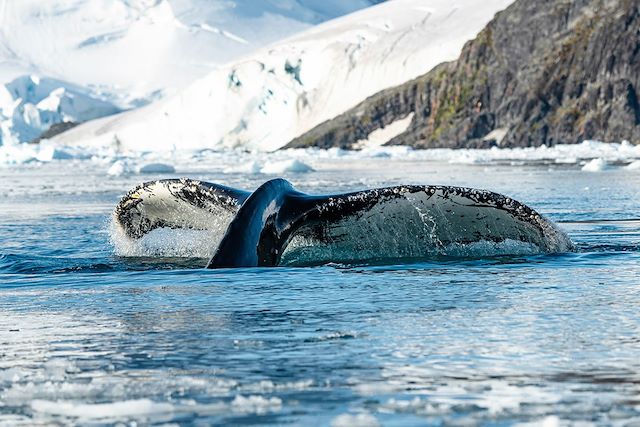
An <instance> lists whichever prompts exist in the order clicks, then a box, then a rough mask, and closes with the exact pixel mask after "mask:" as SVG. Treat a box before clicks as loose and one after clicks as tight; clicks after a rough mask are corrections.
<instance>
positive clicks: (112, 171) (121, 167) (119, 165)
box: [107, 160, 131, 176]
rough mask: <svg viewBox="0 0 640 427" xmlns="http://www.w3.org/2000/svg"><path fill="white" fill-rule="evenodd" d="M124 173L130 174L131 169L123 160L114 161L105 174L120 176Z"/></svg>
mask: <svg viewBox="0 0 640 427" xmlns="http://www.w3.org/2000/svg"><path fill="white" fill-rule="evenodd" d="M126 173H131V168H130V167H129V165H128V164H127V162H125V161H124V160H116V161H115V162H114V163H113V164H112V165H111V167H110V168H109V170H108V171H107V174H109V175H111V176H120V175H124V174H126Z"/></svg>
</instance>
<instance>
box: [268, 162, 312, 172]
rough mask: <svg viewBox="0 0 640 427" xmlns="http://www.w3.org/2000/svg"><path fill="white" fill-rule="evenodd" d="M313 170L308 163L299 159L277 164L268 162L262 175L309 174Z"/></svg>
mask: <svg viewBox="0 0 640 427" xmlns="http://www.w3.org/2000/svg"><path fill="white" fill-rule="evenodd" d="M313 170H314V169H313V168H312V167H311V166H309V165H308V164H306V163H303V162H301V161H300V160H298V159H290V160H281V161H277V162H267V163H266V164H265V165H264V166H263V167H262V169H261V170H260V172H261V173H264V174H274V175H276V174H281V173H287V172H291V173H307V172H313Z"/></svg>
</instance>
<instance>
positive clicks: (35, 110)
mask: <svg viewBox="0 0 640 427" xmlns="http://www.w3.org/2000/svg"><path fill="white" fill-rule="evenodd" d="M375 2H376V1H375V0H330V1H326V0H323V1H318V0H260V1H255V0H46V1H45V0H0V129H1V133H0V145H2V144H7V143H15V142H27V141H30V140H32V139H33V138H36V137H38V136H39V135H40V134H41V133H42V131H45V130H47V129H48V128H49V127H50V126H51V125H52V124H55V123H61V122H63V121H77V120H88V119H91V118H95V117H99V116H103V115H106V114H113V113H114V112H115V111H118V109H117V108H116V106H117V107H119V108H120V109H122V108H131V107H136V106H140V105H142V104H145V103H147V102H148V101H150V100H153V99H158V98H159V97H160V96H161V95H162V94H165V93H174V92H175V91H177V90H178V89H180V88H183V87H184V86H186V85H187V84H189V83H191V82H192V81H193V80H195V79H196V78H199V77H202V76H204V75H206V74H207V73H208V72H210V71H211V70H212V69H214V68H215V67H216V66H217V65H219V64H221V63H224V62H227V61H229V60H231V59H233V58H237V57H238V56H240V55H243V54H246V53H247V52H250V51H253V50H255V49H257V48H259V47H261V46H264V45H266V44H268V43H271V42H273V41H274V40H278V39H281V38H283V37H286V36H289V35H291V34H294V33H296V32H299V31H301V30H304V29H306V28H309V27H311V26H312V25H315V24H317V23H320V22H323V21H326V20H327V19H331V18H334V17H337V16H341V15H344V14H346V13H349V12H352V11H354V10H358V9H361V8H364V7H368V6H370V5H371V4H373V3H375ZM47 99H49V100H50V101H46V100H47ZM54 104H55V105H54Z"/></svg>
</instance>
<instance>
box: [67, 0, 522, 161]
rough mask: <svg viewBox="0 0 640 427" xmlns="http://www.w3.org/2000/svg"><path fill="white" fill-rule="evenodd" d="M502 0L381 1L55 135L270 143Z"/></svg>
mask: <svg viewBox="0 0 640 427" xmlns="http://www.w3.org/2000/svg"><path fill="white" fill-rule="evenodd" d="M510 3H511V0H486V1H483V2H482V5H481V6H479V3H478V1H477V0H393V1H390V2H386V3H382V4H380V5H377V6H373V7H370V8H367V9H365V10H361V11H358V12H355V13H353V14H350V15H347V16H344V17H341V18H337V19H335V20H332V21H329V22H326V23H324V24H321V25H318V26H315V27H313V28H310V29H308V30H306V31H305V32H303V33H301V34H299V35H297V36H294V37H292V38H290V39H288V40H285V41H282V42H279V43H277V44H275V45H272V46H270V47H268V48H264V49H261V50H259V51H257V52H256V53H252V54H250V55H248V56H246V57H244V58H243V59H241V60H238V61H234V62H231V63H229V64H228V65H225V66H223V67H220V68H218V69H216V70H214V71H212V72H211V73H209V74H208V75H207V76H206V77H204V78H202V79H199V80H197V81H196V82H194V83H193V84H191V85H190V86H188V87H187V88H186V89H184V90H182V91H181V92H179V93H178V94H176V95H175V96H171V97H169V98H166V99H164V100H160V101H158V102H155V103H153V104H151V105H148V106H146V107H143V108H140V109H137V110H134V111H130V112H126V113H123V114H120V115H118V116H115V117H113V118H105V119H100V120H97V121H94V122H89V123H86V124H84V125H82V126H79V127H77V128H75V129H72V130H71V131H69V132H66V133H64V134H62V135H60V136H59V137H57V138H56V139H55V140H56V141H58V142H61V143H65V144H79V145H86V144H91V145H99V146H105V145H107V146H108V145H110V144H117V146H118V147H121V148H124V149H129V150H134V151H136V150H142V151H144V150H153V151H167V150H173V149H176V148H179V149H202V148H212V149H222V148H228V147H243V148H246V149H250V150H275V149H278V148H280V147H282V146H283V145H285V144H286V143H287V142H289V141H290V140H291V139H293V138H294V137H296V136H298V135H300V134H302V133H304V132H305V131H307V130H309V129H310V128H312V127H314V126H316V125H317V124H319V123H321V122H323V121H325V120H327V119H330V118H332V117H334V116H336V115H338V114H340V113H341V112H343V111H345V110H347V109H348V108H350V107H352V106H353V105H355V104H357V103H358V102H360V101H362V100H363V99H364V98H366V97H367V96H369V95H372V94H374V93H376V92H378V91H380V90H381V89H384V88H387V87H391V86H394V85H397V84H400V83H403V82H405V81H407V80H409V79H412V78H415V77H417V76H418V75H421V74H423V73H425V72H426V71H428V70H430V69H431V68H433V67H434V66H435V65H437V64H439V63H441V62H443V61H448V60H453V59H455V58H456V57H457V56H458V55H459V53H460V50H461V49H462V46H463V44H464V43H465V42H466V41H468V40H470V39H472V38H473V37H474V36H475V35H476V34H477V33H478V32H479V31H480V30H481V29H482V28H483V27H484V26H485V25H486V24H487V22H489V20H490V19H491V18H492V17H493V15H494V14H495V13H496V12H497V11H499V10H501V9H503V8H505V7H506V6H508V5H509V4H510Z"/></svg>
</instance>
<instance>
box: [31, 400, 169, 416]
mask: <svg viewBox="0 0 640 427" xmlns="http://www.w3.org/2000/svg"><path fill="white" fill-rule="evenodd" d="M31 409H33V410H34V411H35V412H43V413H47V414H51V415H64V416H70V417H78V418H83V419H101V418H120V417H130V416H134V415H146V414H156V415H157V414H161V413H169V412H172V411H173V405H171V404H170V403H157V402H153V401H151V400H149V399H139V400H125V401H122V402H113V403H97V404H90V403H76V402H71V401H57V402H52V401H49V400H37V399H36V400H34V401H33V402H31Z"/></svg>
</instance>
